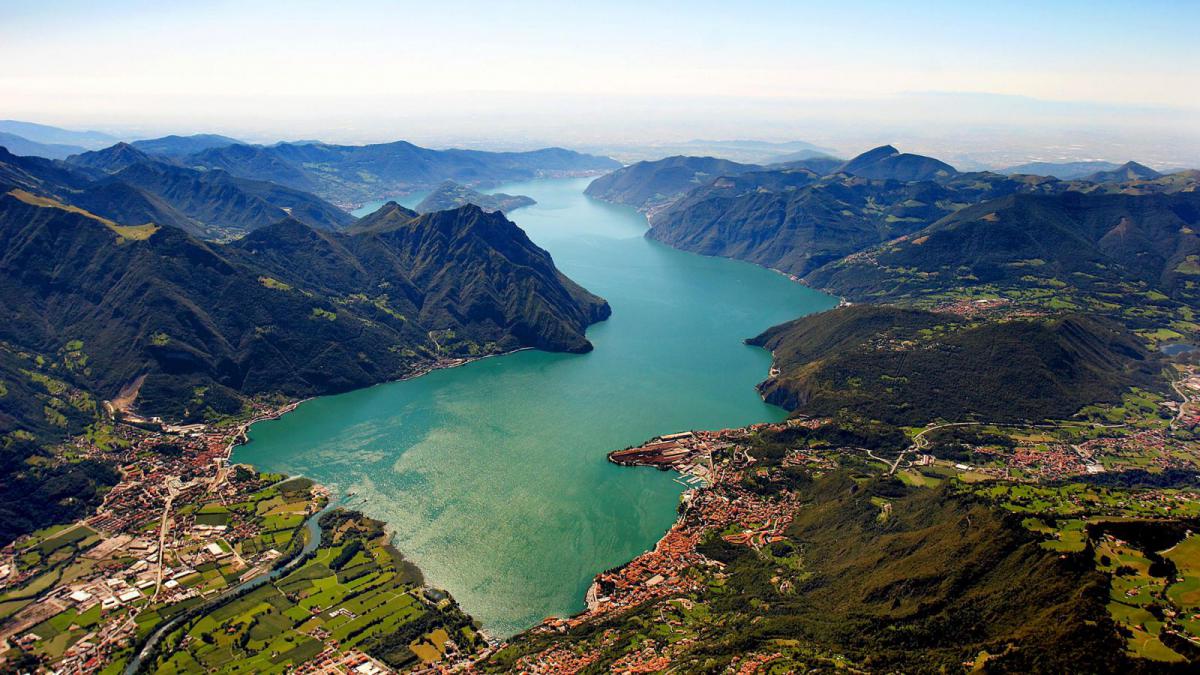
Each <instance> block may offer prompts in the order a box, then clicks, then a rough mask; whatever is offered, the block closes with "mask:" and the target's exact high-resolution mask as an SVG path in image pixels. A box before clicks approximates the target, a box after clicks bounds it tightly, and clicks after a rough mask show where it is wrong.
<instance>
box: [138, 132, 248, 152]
mask: <svg viewBox="0 0 1200 675" xmlns="http://www.w3.org/2000/svg"><path fill="white" fill-rule="evenodd" d="M240 144H242V142H241V141H239V140H237V139H236V138H230V137H228V136H220V135H218V134H193V135H191V136H176V135H171V136H163V137H162V138H147V139H143V140H140V141H133V142H132V143H130V145H132V146H133V147H135V148H137V149H138V150H141V151H142V152H144V153H146V154H148V155H163V156H166V157H183V156H185V155H191V154H194V153H197V152H202V151H204V150H208V149H210V148H223V147H225V146H229V145H240Z"/></svg>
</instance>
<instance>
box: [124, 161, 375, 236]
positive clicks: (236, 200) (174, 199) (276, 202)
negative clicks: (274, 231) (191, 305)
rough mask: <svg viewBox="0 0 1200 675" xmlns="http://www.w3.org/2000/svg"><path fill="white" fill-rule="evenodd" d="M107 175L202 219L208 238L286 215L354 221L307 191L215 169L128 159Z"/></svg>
mask: <svg viewBox="0 0 1200 675" xmlns="http://www.w3.org/2000/svg"><path fill="white" fill-rule="evenodd" d="M106 180H107V181H109V182H122V183H128V184H129V185H132V186H134V187H137V188H140V189H142V190H144V191H146V192H149V193H152V194H155V195H158V196H159V197H160V198H161V199H162V200H163V201H164V202H166V203H167V204H169V205H171V207H173V208H174V209H175V210H177V211H179V212H180V213H183V214H184V215H186V216H187V217H189V218H191V219H193V220H195V221H196V222H198V223H203V224H204V226H205V229H204V231H203V232H200V233H199V234H202V235H203V236H205V237H209V238H221V237H223V236H224V237H228V236H236V235H238V234H242V233H245V232H247V231H249V230H253V229H255V228H258V227H262V226H265V225H269V224H271V223H274V222H277V221H279V220H281V219H283V218H287V217H292V218H295V219H297V220H299V221H301V222H304V223H306V224H308V225H311V226H313V227H319V228H325V229H339V228H341V227H344V226H346V225H348V224H350V223H351V222H353V220H354V218H353V217H352V216H351V215H350V214H348V213H346V212H345V211H342V210H341V209H339V208H337V207H336V206H334V205H332V204H329V203H327V202H325V201H322V200H321V199H319V198H317V197H315V196H313V195H310V194H307V193H305V192H301V191H299V190H293V189H291V188H286V187H283V186H281V185H275V184H274V183H269V182H266V181H255V180H247V179H244V178H236V177H234V176H231V175H229V174H228V173H226V172H224V171H218V170H213V171H195V170H193V169H185V168H182V167H177V166H172V165H170V164H164V163H162V162H155V161H149V162H139V163H136V164H132V165H130V166H128V167H126V168H124V169H122V170H121V171H119V172H117V173H115V174H113V175H112V176H111V177H109V178H108V179H106ZM101 213H106V212H101Z"/></svg>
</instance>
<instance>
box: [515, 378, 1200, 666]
mask: <svg viewBox="0 0 1200 675" xmlns="http://www.w3.org/2000/svg"><path fill="white" fill-rule="evenodd" d="M1179 376H1180V377H1179V379H1178V380H1177V381H1176V383H1175V390H1176V392H1178V393H1179V394H1180V395H1181V397H1182V398H1183V401H1182V402H1180V401H1169V400H1155V401H1153V405H1150V404H1146V403H1145V402H1143V404H1144V405H1145V406H1147V407H1143V408H1140V409H1138V410H1137V411H1133V410H1131V409H1129V406H1128V405H1127V409H1125V410H1123V411H1121V412H1122V414H1126V415H1128V418H1127V421H1125V422H1123V423H1121V424H1105V423H1103V422H1099V421H1089V422H1077V421H1067V422H1064V423H1062V424H1060V425H1052V424H1042V425H1029V426H1027V427H1013V426H996V425H987V424H983V423H978V424H977V423H958V424H954V423H949V424H942V425H930V426H929V427H927V428H926V429H923V430H911V434H912V436H913V440H912V444H911V445H910V446H908V447H907V448H905V449H903V450H902V451H900V452H899V453H898V454H896V456H894V457H879V456H878V455H877V454H876V453H874V452H872V451H870V450H868V449H865V448H854V447H837V446H834V445H827V444H822V443H817V444H811V443H804V444H797V447H793V448H790V449H789V450H787V452H786V453H785V454H784V455H783V456H782V457H781V458H770V459H768V460H766V461H763V459H762V458H756V457H755V456H754V453H755V452H756V450H755V442H754V441H755V438H756V437H758V436H760V435H763V436H770V435H772V434H776V433H779V432H785V433H786V432H787V430H789V429H796V428H798V427H803V428H805V429H807V430H818V429H821V428H822V427H827V425H830V424H831V423H832V422H833V420H830V419H799V418H793V419H789V420H787V421H785V422H781V423H776V424H756V425H752V426H749V427H745V428H737V429H725V430H722V431H691V432H683V433H676V434H669V435H665V436H660V437H656V438H654V439H651V440H650V441H648V442H646V443H645V444H643V445H640V446H637V447H633V448H628V449H625V450H618V451H614V452H612V453H610V454H609V460H610V461H612V462H614V463H616V464H620V465H623V466H651V467H656V468H659V469H662V470H669V471H675V472H677V473H678V474H679V477H678V478H677V479H676V480H677V481H678V482H680V483H681V484H682V485H684V486H685V487H686V488H687V490H686V491H685V492H684V494H683V497H682V502H681V505H680V516H679V518H678V520H677V521H676V523H675V524H674V525H673V526H672V527H671V529H670V531H668V532H667V534H666V535H664V536H663V537H662V539H660V540H659V542H658V543H657V545H656V546H655V547H654V549H653V550H651V551H648V552H646V553H643V554H642V555H640V556H638V557H637V558H635V559H634V560H632V561H631V562H629V563H628V564H626V565H624V566H621V567H619V568H616V569H613V570H609V571H606V572H604V573H602V574H600V575H598V576H597V577H596V579H595V582H594V583H593V584H592V586H591V588H590V589H589V590H588V592H587V610H586V611H584V612H582V613H581V614H578V615H576V616H573V617H569V618H555V617H551V618H548V619H546V620H545V621H544V622H543V623H542V624H541V625H539V626H538V627H536V628H534V629H532V632H533V633H534V634H538V633H542V634H558V633H566V632H567V631H570V630H573V629H577V628H580V627H581V626H585V625H588V624H591V625H599V624H602V623H603V622H604V621H605V620H606V619H609V618H612V617H614V616H616V615H619V614H621V613H623V612H626V611H633V610H637V609H639V608H641V609H644V608H646V607H657V608H658V609H657V610H656V611H657V612H658V613H659V614H662V615H663V616H666V617H668V619H667V621H668V623H669V624H670V625H671V626H673V627H674V628H672V629H671V630H680V631H684V633H687V625H686V624H687V623H688V621H690V620H691V619H690V618H688V617H690V616H691V614H692V613H694V612H696V611H700V610H699V607H698V605H699V601H698V599H699V598H701V597H702V594H703V592H704V590H705V588H706V587H710V585H711V584H714V583H716V584H721V583H722V582H723V579H724V578H725V576H726V575H725V573H724V572H723V568H724V565H723V564H722V563H721V562H719V561H717V560H713V559H710V558H708V557H706V556H705V555H703V554H702V553H701V548H702V545H703V543H704V542H705V541H706V538H707V539H710V538H711V537H713V536H718V537H720V538H721V539H723V540H724V541H725V542H728V543H730V544H734V545H740V546H748V547H751V548H753V549H755V550H756V551H759V552H760V555H770V553H769V551H770V544H772V543H774V542H779V541H784V540H786V539H787V536H788V535H787V530H788V526H789V525H790V524H791V522H792V519H793V516H794V514H795V512H796V510H797V509H798V508H802V506H801V501H800V499H799V496H798V495H797V494H796V492H794V491H793V490H791V489H788V488H786V487H784V488H782V489H779V488H773V489H767V490H763V489H756V486H761V485H763V484H768V485H769V484H772V483H774V484H775V485H776V486H778V485H787V481H784V480H782V479H783V475H784V473H786V472H789V471H797V470H798V471H802V472H805V473H808V474H810V475H813V476H817V475H820V474H821V473H824V472H827V471H831V470H835V469H837V468H839V467H842V466H855V467H859V468H860V469H861V468H863V467H868V468H869V467H874V470H877V471H878V472H879V473H880V474H889V475H893V476H894V477H896V478H898V479H899V480H901V481H903V482H904V483H906V484H908V485H910V486H926V487H932V486H936V485H940V484H942V483H944V482H946V481H955V484H956V485H958V486H960V487H959V488H958V489H964V490H968V491H976V492H978V493H979V494H982V495H985V496H987V497H989V498H991V499H993V500H994V501H995V502H996V503H997V504H998V506H1000V507H1001V508H1008V509H1010V510H1013V511H1017V512H1020V513H1025V514H1028V515H1031V516H1035V515H1036V516H1039V517H1031V518H1028V519H1026V521H1025V524H1026V527H1028V528H1029V529H1030V530H1031V531H1034V532H1038V533H1040V534H1042V535H1045V537H1046V539H1047V540H1046V541H1045V542H1044V543H1043V546H1044V547H1045V548H1049V549H1051V550H1057V551H1063V552H1064V553H1065V552H1071V551H1073V552H1078V551H1082V550H1084V538H1085V537H1086V536H1088V535H1087V528H1088V524H1089V523H1092V524H1096V523H1102V522H1105V519H1106V518H1109V519H1111V518H1112V517H1116V518H1118V519H1128V518H1131V517H1145V518H1148V519H1153V520H1155V521H1159V522H1161V520H1162V519H1163V518H1164V517H1186V518H1194V517H1197V516H1200V491H1197V490H1192V489H1176V488H1146V489H1120V488H1109V487H1104V486H1100V485H1096V486H1094V487H1093V486H1080V485H1079V484H1074V485H1070V484H1066V481H1067V479H1071V478H1075V479H1086V478H1087V477H1094V476H1096V475H1097V474H1100V473H1105V472H1109V471H1124V470H1133V469H1143V470H1148V471H1149V472H1151V473H1155V472H1161V471H1163V470H1165V469H1181V468H1182V469H1190V470H1193V471H1194V470H1197V469H1200V448H1198V447H1197V446H1198V445H1200V444H1198V443H1197V442H1196V441H1195V440H1193V439H1194V436H1192V435H1191V431H1194V430H1195V429H1196V427H1197V426H1198V425H1200V376H1198V375H1197V374H1196V372H1195V370H1194V368H1192V367H1184V366H1181V367H1180V370H1179ZM1154 408H1157V409H1154ZM1107 412H1109V413H1112V412H1113V411H1107ZM967 426H970V427H978V428H980V429H982V430H985V431H987V432H989V434H993V435H1002V436H1004V437H1007V438H1009V439H1011V441H1012V444H1011V445H1005V446H999V445H987V444H984V445H976V446H967V449H968V450H969V454H970V456H971V457H973V458H975V459H974V460H972V462H974V463H967V462H965V461H964V460H963V459H962V458H959V457H955V458H951V459H943V458H939V457H937V456H936V455H935V454H931V453H930V452H928V451H929V450H931V447H930V442H929V440H928V438H926V436H929V435H930V434H931V433H932V432H936V431H938V430H941V429H945V430H952V429H954V428H955V427H967ZM1177 430H1178V431H1183V432H1184V433H1182V434H1175V433H1174V432H1175V431H1177ZM960 447H961V446H960ZM933 451H934V452H936V451H937V450H936V449H933ZM878 506H879V508H880V518H886V517H887V516H888V514H889V509H890V506H891V505H890V503H881V504H879V505H878ZM1098 536H1099V537H1100V540H1101V543H1102V546H1101V548H1105V550H1107V549H1108V548H1113V547H1120V546H1126V547H1127V545H1126V543H1125V542H1123V541H1121V540H1119V539H1117V538H1115V537H1113V536H1111V535H1098ZM1185 544H1186V547H1185V546H1184V545H1183V544H1181V545H1180V546H1179V547H1178V548H1179V549H1180V550H1190V549H1195V551H1196V552H1197V553H1200V537H1193V536H1192V535H1191V534H1190V533H1189V534H1188V538H1187V539H1186V540H1185ZM1114 559H1115V557H1114ZM1123 559H1129V556H1126V557H1125V558H1123ZM1098 560H1101V558H1098ZM1103 560H1104V561H1105V562H1104V563H1102V564H1109V563H1107V559H1103ZM1194 562H1195V564H1191V563H1190V561H1188V560H1186V559H1183V560H1181V562H1180V564H1179V565H1178V570H1179V574H1180V577H1179V578H1177V579H1174V580H1172V581H1173V582H1174V586H1172V588H1185V590H1186V588H1191V587H1192V586H1193V585H1195V584H1200V555H1197V556H1196V560H1195V561H1194ZM1112 564H1115V563H1112ZM782 583H788V582H786V581H784V582H782ZM1159 583H1160V584H1161V582H1159ZM1170 583H1171V582H1168V584H1170ZM1147 588H1150V585H1149V584H1148V583H1143V584H1141V585H1139V586H1136V588H1135V589H1130V588H1129V586H1128V584H1125V583H1124V582H1123V580H1122V578H1121V577H1117V578H1116V581H1114V588H1113V593H1114V605H1113V607H1115V608H1116V609H1113V610H1112V611H1113V612H1114V614H1115V618H1116V619H1117V620H1118V621H1119V622H1120V623H1122V625H1123V626H1125V627H1126V628H1127V629H1129V631H1130V633H1131V635H1133V637H1131V638H1130V641H1131V645H1135V644H1136V645H1139V648H1141V646H1144V645H1145V644H1146V641H1147V639H1151V640H1159V639H1160V638H1159V637H1158V633H1162V635H1163V637H1162V638H1161V639H1163V640H1164V641H1165V640H1167V638H1168V637H1169V636H1168V633H1170V634H1171V635H1174V636H1176V641H1177V642H1178V640H1180V639H1182V640H1186V641H1187V642H1189V643H1191V644H1194V645H1197V646H1198V648H1200V602H1196V600H1198V599H1200V598H1191V596H1190V595H1189V596H1187V598H1190V599H1185V600H1183V601H1180V602H1178V603H1176V605H1177V606H1174V607H1173V608H1169V609H1168V610H1167V611H1168V612H1169V613H1170V615H1171V616H1178V617H1179V619H1180V621H1178V622H1175V623H1172V624H1164V623H1163V622H1162V621H1158V620H1156V619H1155V618H1154V616H1153V615H1152V614H1151V613H1149V611H1147V608H1143V607H1140V606H1136V605H1135V603H1134V602H1133V600H1136V599H1137V597H1135V596H1137V594H1138V593H1139V592H1141V593H1142V594H1143V595H1145V596H1146V597H1145V598H1144V599H1145V601H1146V602H1145V603H1143V604H1145V605H1151V604H1152V603H1154V602H1156V601H1157V602H1159V603H1160V604H1161V603H1162V598H1165V597H1175V596H1176V595H1177V594H1176V593H1174V591H1172V592H1171V594H1170V595H1169V594H1168V590H1167V589H1164V590H1163V593H1162V598H1160V597H1159V596H1153V597H1152V595H1151V594H1150V592H1149V591H1148V590H1146V589H1147ZM1193 595H1194V594H1193ZM1131 598H1132V600H1131ZM1125 610H1128V611H1125ZM1121 612H1124V613H1121ZM1136 612H1140V613H1141V614H1137V613H1136ZM1142 615H1144V616H1142ZM1130 616H1134V617H1136V618H1137V620H1136V621H1133V620H1130V619H1129V617H1130ZM672 617H674V618H672ZM1151 633H1154V634H1153V635H1152V634H1151ZM615 639H616V632H615V631H605V632H602V633H601V634H600V637H599V638H597V641H595V642H593V643H592V644H590V645H588V646H586V647H580V646H578V645H572V646H562V643H555V642H550V643H549V644H550V645H551V646H549V647H546V648H544V649H543V650H542V651H538V652H534V653H531V654H525V655H523V656H521V657H520V658H519V659H518V660H517V661H516V663H515V667H516V669H517V670H518V671H520V672H527V673H542V674H546V675H549V674H551V673H554V674H559V673H576V672H580V671H582V670H584V669H586V668H588V667H589V666H592V665H593V664H595V663H596V662H597V661H599V660H600V659H601V658H602V656H603V654H604V653H605V652H606V651H607V650H609V649H611V648H612V647H613V641H614V640H615ZM693 642H694V640H693V639H692V638H690V637H682V638H680V639H672V641H670V642H666V643H659V642H656V641H655V640H653V639H650V640H646V641H645V642H644V643H643V644H642V645H641V646H640V647H639V648H638V649H636V650H633V651H630V652H628V653H626V654H624V656H622V657H621V659H620V660H619V661H618V662H616V663H613V664H612V668H613V672H629V673H649V672H657V671H659V670H662V669H664V668H667V667H669V666H670V664H671V663H672V662H673V659H672V655H673V654H683V653H685V652H686V651H687V650H688V648H689V647H690V646H691V645H692V643H693ZM1131 649H1133V647H1132V646H1131ZM1167 651H1168V653H1171V652H1170V650H1167ZM777 658H779V655H777V654H776V655H772V654H758V653H755V654H747V655H745V656H744V657H743V658H741V659H739V660H737V661H735V663H734V664H733V665H734V670H733V671H731V672H738V673H753V672H759V669H760V668H765V667H766V666H767V665H768V664H769V663H770V662H771V661H773V660H776V659H777Z"/></svg>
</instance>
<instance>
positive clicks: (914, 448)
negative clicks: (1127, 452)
mask: <svg viewBox="0 0 1200 675" xmlns="http://www.w3.org/2000/svg"><path fill="white" fill-rule="evenodd" d="M1079 426H1090V427H1091V428H1093V429H1119V428H1121V427H1124V426H1127V425H1126V424H1125V423H1124V422H1122V423H1121V424H1100V423H1099V422H1059V423H1055V424H1004V423H997V422H947V423H945V424H937V425H934V426H930V427H925V428H924V429H922V430H921V431H918V432H917V433H916V434H915V435H914V436H913V442H912V444H911V445H909V446H908V447H907V448H905V449H904V450H901V451H900V454H899V455H897V456H896V461H894V462H892V461H889V460H886V459H884V458H882V457H879V456H877V455H876V454H875V453H873V452H871V451H870V450H867V455H868V456H870V457H871V459H874V460H875V461H877V462H883V463H884V464H885V465H888V472H887V475H889V476H892V475H895V473H896V471H897V470H898V469H899V468H900V463H901V462H902V461H904V457H905V455H908V454H911V453H916V452H920V451H921V450H924V449H925V448H927V447H929V441H928V440H926V439H925V434H927V433H929V432H931V431H937V430H938V429H946V428H948V427H997V428H1010V429H1062V428H1063V427H1079ZM910 463H911V462H910Z"/></svg>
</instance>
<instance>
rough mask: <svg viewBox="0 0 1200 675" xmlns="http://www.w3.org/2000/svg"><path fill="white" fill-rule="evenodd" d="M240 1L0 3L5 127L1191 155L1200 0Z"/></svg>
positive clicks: (483, 142)
mask: <svg viewBox="0 0 1200 675" xmlns="http://www.w3.org/2000/svg"><path fill="white" fill-rule="evenodd" d="M243 5H246V3H236V2H227V1H221V2H211V3H205V4H204V5H203V6H201V5H200V4H199V3H161V2H159V3H155V2H144V1H142V0H118V1H115V2H106V3H90V2H82V1H78V0H57V1H55V0H52V1H49V2H36V3H35V2H11V1H7V0H0V58H3V59H4V62H5V63H6V64H9V66H10V67H9V68H6V72H5V73H4V74H2V75H0V92H2V93H0V118H11V119H22V120H28V121H35V122H41V123H47V124H55V125H59V126H67V127H72V128H96V129H100V130H104V131H109V132H115V133H118V134H124V135H129V136H131V137H138V136H152V135H158V134H164V133H196V132H216V133H226V134H229V135H233V136H237V137H239V138H243V139H245V140H248V141H256V142H269V141H275V140H280V139H299V138H319V139H321V140H326V141H333V142H351V143H362V142H377V141H386V140H395V139H397V138H404V139H408V140H412V141H414V142H418V143H424V144H427V145H433V146H445V145H455V144H457V145H475V146H477V147H513V148H523V147H531V146H534V145H544V144H561V145H568V146H571V147H577V148H582V149H589V148H594V149H601V150H603V149H606V148H613V147H619V146H622V145H630V144H638V143H649V142H667V141H683V140H687V139H691V138H725V139H732V138H753V139H761V140H790V139H797V140H805V141H810V142H814V143H817V144H820V145H823V146H825V147H829V148H832V149H834V150H836V151H839V152H843V153H847V154H848V153H849V152H853V151H856V150H861V149H863V148H865V147H866V146H869V145H872V144H877V143H882V142H896V143H905V144H906V145H907V147H906V149H911V150H916V151H926V152H940V153H942V154H943V156H946V157H947V158H954V157H955V156H957V157H959V158H960V159H963V158H968V159H969V161H972V162H981V163H984V164H987V163H1002V162H1004V161H1015V160H1017V159H1019V158H1022V157H1025V158H1040V159H1068V158H1071V159H1086V158H1108V159H1124V158H1131V157H1135V156H1136V157H1137V158H1138V159H1140V160H1142V161H1147V162H1150V163H1156V164H1158V165H1159V166H1160V167H1161V166H1167V165H1173V164H1174V165H1180V166H1182V165H1185V164H1188V165H1198V164H1200V122H1198V121H1197V120H1200V87H1197V83H1200V43H1198V41H1197V40H1195V36H1194V31H1195V27H1196V26H1198V25H1200V3H1190V2H1167V1H1162V0H1155V1H1150V2H1145V1H1143V2H1131V1H1127V0H1101V1H1093V2H1078V1H1075V0H1070V1H1067V2H1056V3H1045V2H1024V1H1020V2H1010V3H991V4H988V5H986V6H984V5H979V4H978V3H971V5H970V6H963V5H962V3H956V2H946V1H940V0H939V1H930V2H922V3H904V4H894V3H887V2H880V1H875V0H872V1H867V2H860V3H855V4H854V5H853V6H852V7H842V6H834V5H832V4H830V3H809V2H794V3H793V2H780V1H767V0H753V1H749V2H743V3H737V4H734V3H728V2H724V3H717V2H707V1H704V2H692V3H678V4H676V3H647V2H628V1H625V0H618V1H614V2H606V3H589V4H586V5H572V6H567V5H566V3H549V2H514V3H504V4H500V3H485V2H478V1H469V0H468V1H458V2H439V3H411V2H398V3H390V2H380V1H354V2H342V3H337V4H336V5H333V6H326V5H324V4H323V3H316V2H282V1H280V0H271V1H268V2H261V3H256V4H255V5H254V6H252V7H251V6H248V5H247V6H243ZM964 147H971V148H972V152H973V154H964V152H963V148H964ZM956 153H957V154H956Z"/></svg>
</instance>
